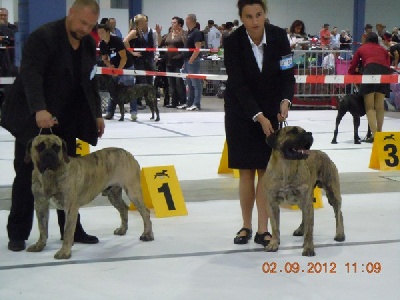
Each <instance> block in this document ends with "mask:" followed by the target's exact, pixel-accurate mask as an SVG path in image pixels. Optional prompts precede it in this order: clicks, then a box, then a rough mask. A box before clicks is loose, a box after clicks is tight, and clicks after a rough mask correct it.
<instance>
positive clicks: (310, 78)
mask: <svg viewBox="0 0 400 300" xmlns="http://www.w3.org/2000/svg"><path fill="white" fill-rule="evenodd" d="M96 74H104V75H134V76H168V77H179V78H193V79H205V80H227V79H228V76H227V75H214V74H186V73H172V72H155V71H143V70H121V69H112V68H101V67H97V73H96ZM294 77H295V79H296V83H308V84H351V83H358V84H359V83H375V84H379V83H400V74H392V75H295V76H294ZM14 79H15V78H14V77H0V84H12V83H13V82H14Z"/></svg>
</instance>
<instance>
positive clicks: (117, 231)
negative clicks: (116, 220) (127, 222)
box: [114, 227, 128, 235]
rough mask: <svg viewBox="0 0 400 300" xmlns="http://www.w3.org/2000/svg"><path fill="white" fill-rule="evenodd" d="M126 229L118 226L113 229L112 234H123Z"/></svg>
mask: <svg viewBox="0 0 400 300" xmlns="http://www.w3.org/2000/svg"><path fill="white" fill-rule="evenodd" d="M127 230H128V228H122V227H119V228H117V229H115V230H114V234H115V235H125V234H126V231H127Z"/></svg>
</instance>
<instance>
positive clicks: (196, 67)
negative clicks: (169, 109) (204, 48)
mask: <svg viewBox="0 0 400 300" xmlns="http://www.w3.org/2000/svg"><path fill="white" fill-rule="evenodd" d="M196 20H197V18H196V15H195V14H189V15H188V16H187V17H186V26H187V28H188V30H189V31H188V34H187V38H186V39H185V48H192V49H193V48H196V49H200V48H201V43H202V42H203V35H202V33H201V32H200V30H199V29H198V26H199V25H196V23H197V22H196ZM197 24H198V23H197ZM199 54H200V51H188V52H184V59H185V71H186V72H188V73H189V74H198V73H199V72H200V58H199ZM186 83H187V86H188V93H187V95H186V98H187V100H186V103H185V104H183V105H180V106H178V107H177V108H179V109H186V110H189V111H195V110H200V109H201V105H200V101H201V95H202V92H203V84H202V81H201V79H197V78H186Z"/></svg>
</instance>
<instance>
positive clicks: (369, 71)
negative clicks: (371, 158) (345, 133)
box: [349, 32, 391, 143]
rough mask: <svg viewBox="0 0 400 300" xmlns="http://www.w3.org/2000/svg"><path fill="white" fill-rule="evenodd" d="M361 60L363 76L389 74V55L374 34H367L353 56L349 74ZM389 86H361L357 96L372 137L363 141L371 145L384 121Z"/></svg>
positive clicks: (353, 72)
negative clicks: (363, 42) (359, 97)
mask: <svg viewBox="0 0 400 300" xmlns="http://www.w3.org/2000/svg"><path fill="white" fill-rule="evenodd" d="M360 60H361V63H362V66H363V68H364V70H363V75H376V74H390V73H391V70H390V60H389V53H388V51H386V50H385V49H384V48H383V47H381V46H379V42H378V35H377V34H376V33H375V32H369V33H368V34H367V39H366V43H365V44H363V45H362V46H361V47H360V48H359V49H358V50H357V51H356V53H355V54H354V56H353V59H352V61H351V64H350V68H349V74H355V73H356V72H357V68H358V65H359V62H360ZM389 92H390V87H389V84H361V86H360V90H359V94H360V95H361V96H363V97H364V105H365V111H366V114H367V119H368V125H369V127H370V128H371V133H372V136H371V137H370V138H368V139H366V140H365V141H366V142H368V143H373V141H374V135H375V133H376V132H377V131H378V132H381V131H382V126H383V119H384V98H385V95H387V96H389Z"/></svg>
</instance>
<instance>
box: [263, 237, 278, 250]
mask: <svg viewBox="0 0 400 300" xmlns="http://www.w3.org/2000/svg"><path fill="white" fill-rule="evenodd" d="M278 248H279V242H278V240H271V241H270V242H269V244H268V245H267V247H265V251H267V252H276V251H278Z"/></svg>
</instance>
